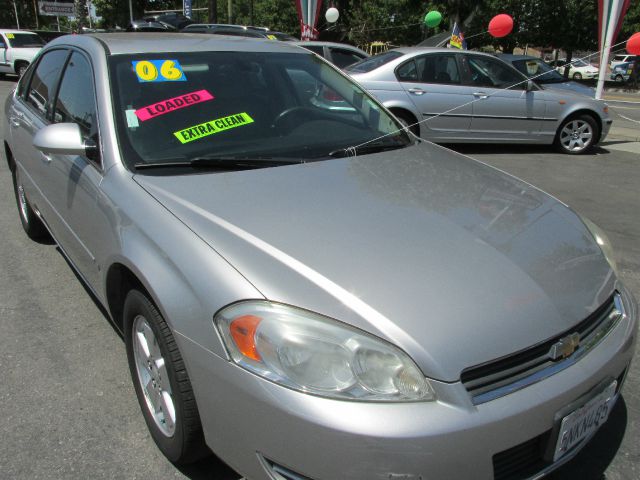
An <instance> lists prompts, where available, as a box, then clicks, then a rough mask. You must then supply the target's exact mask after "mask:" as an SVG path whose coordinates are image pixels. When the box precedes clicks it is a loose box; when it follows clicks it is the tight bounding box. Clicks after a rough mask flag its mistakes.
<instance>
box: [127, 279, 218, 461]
mask: <svg viewBox="0 0 640 480" xmlns="http://www.w3.org/2000/svg"><path fill="white" fill-rule="evenodd" d="M123 315H124V338H125V346H126V350H127V358H128V361H129V370H130V371H131V379H132V380H133V385H134V388H135V391H136V396H137V397H138V403H139V404H140V408H141V410H142V414H143V416H144V419H145V421H146V423H147V427H148V428H149V431H150V433H151V437H152V438H153V440H154V441H155V442H156V445H157V446H158V448H159V449H160V451H161V452H162V453H163V454H164V455H165V456H166V457H167V458H168V459H169V460H170V461H171V462H173V463H175V464H178V465H184V464H188V463H192V462H195V461H197V460H199V459H201V458H203V457H206V456H208V455H210V454H211V452H210V451H209V449H208V448H207V447H206V445H205V442H204V435H203V432H202V425H201V423H200V415H199V413H198V407H197V405H196V400H195V397H194V394H193V389H192V387H191V382H190V380H189V375H188V374H187V370H186V368H185V364H184V361H183V359H182V356H181V355H180V351H179V350H178V345H177V344H176V342H175V339H174V338H173V334H172V333H171V329H170V328H169V326H168V325H167V323H166V322H165V320H164V318H162V315H161V314H160V313H159V312H158V309H157V308H156V307H155V305H154V304H153V303H152V302H151V301H150V300H149V298H148V297H147V296H146V295H145V294H143V293H142V292H140V291H138V290H131V291H130V292H129V293H128V294H127V297H126V299H125V302H124V310H123ZM159 365H160V366H159Z"/></svg>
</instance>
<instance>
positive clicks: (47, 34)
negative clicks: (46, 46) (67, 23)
mask: <svg viewBox="0 0 640 480" xmlns="http://www.w3.org/2000/svg"><path fill="white" fill-rule="evenodd" d="M29 31H30V32H33V33H35V34H36V35H38V36H39V37H40V38H41V39H42V40H43V41H44V42H45V43H47V42H50V41H51V40H53V39H54V38H58V37H62V36H63V35H68V32H57V31H55V30H29Z"/></svg>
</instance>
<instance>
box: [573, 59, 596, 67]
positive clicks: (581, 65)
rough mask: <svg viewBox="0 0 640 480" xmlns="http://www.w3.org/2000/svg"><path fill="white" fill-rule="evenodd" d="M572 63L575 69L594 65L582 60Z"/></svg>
mask: <svg viewBox="0 0 640 480" xmlns="http://www.w3.org/2000/svg"><path fill="white" fill-rule="evenodd" d="M571 63H572V64H573V66H574V67H591V66H593V65H591V64H590V63H587V62H585V61H584V60H582V59H580V58H579V59H577V60H571Z"/></svg>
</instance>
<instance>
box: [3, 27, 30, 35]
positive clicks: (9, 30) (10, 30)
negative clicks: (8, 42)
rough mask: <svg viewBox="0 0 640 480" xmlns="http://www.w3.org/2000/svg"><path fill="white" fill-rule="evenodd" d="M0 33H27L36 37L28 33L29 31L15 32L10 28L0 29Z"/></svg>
mask: <svg viewBox="0 0 640 480" xmlns="http://www.w3.org/2000/svg"><path fill="white" fill-rule="evenodd" d="M0 33H28V34H31V35H37V33H34V32H30V31H29V30H16V29H11V28H0Z"/></svg>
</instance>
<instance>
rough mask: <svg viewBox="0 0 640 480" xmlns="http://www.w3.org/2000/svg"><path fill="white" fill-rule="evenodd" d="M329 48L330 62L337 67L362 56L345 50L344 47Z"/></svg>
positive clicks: (342, 66)
mask: <svg viewBox="0 0 640 480" xmlns="http://www.w3.org/2000/svg"><path fill="white" fill-rule="evenodd" d="M330 50H331V59H332V62H333V64H334V65H335V66H336V67H338V68H344V67H347V66H349V65H352V64H354V63H356V62H359V61H360V60H362V59H363V58H364V57H362V56H361V55H359V54H357V53H355V52H351V51H349V50H345V49H344V48H331V49H330Z"/></svg>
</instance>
